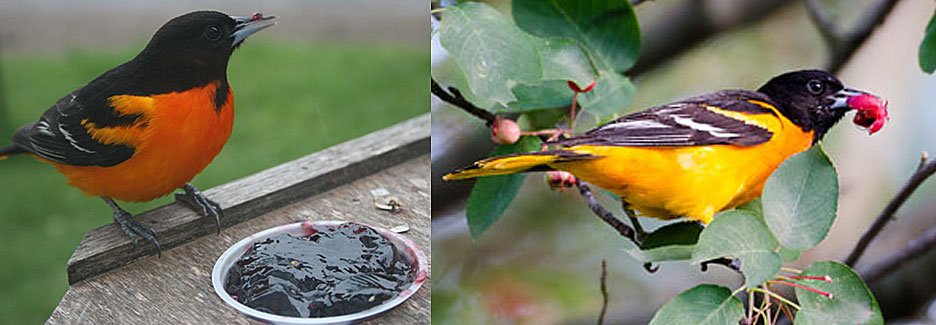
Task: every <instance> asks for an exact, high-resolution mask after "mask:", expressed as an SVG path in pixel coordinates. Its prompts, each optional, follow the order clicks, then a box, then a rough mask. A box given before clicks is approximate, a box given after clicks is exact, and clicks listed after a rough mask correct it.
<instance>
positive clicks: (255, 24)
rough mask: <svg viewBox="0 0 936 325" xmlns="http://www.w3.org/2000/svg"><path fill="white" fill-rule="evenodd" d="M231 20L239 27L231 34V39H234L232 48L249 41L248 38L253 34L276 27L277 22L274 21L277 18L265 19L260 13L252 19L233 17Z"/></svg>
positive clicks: (255, 14)
mask: <svg viewBox="0 0 936 325" xmlns="http://www.w3.org/2000/svg"><path fill="white" fill-rule="evenodd" d="M231 19H234V22H236V23H237V26H235V27H234V32H233V33H231V38H233V39H234V42H232V43H231V47H237V46H238V45H240V44H241V42H243V41H244V40H245V39H247V36H250V35H251V34H253V33H256V32H259V31H260V30H262V29H264V28H267V27H270V26H273V25H276V21H274V19H276V16H267V17H264V16H263V14H261V13H260V12H259V11H258V12H256V13H254V14H253V16H250V17H241V16H231Z"/></svg>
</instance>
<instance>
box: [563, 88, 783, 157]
mask: <svg viewBox="0 0 936 325" xmlns="http://www.w3.org/2000/svg"><path fill="white" fill-rule="evenodd" d="M752 100H755V101H761V102H764V103H767V104H770V105H773V104H772V103H773V102H772V101H771V100H770V98H768V97H767V96H765V95H763V94H760V93H757V92H753V91H746V90H724V91H719V92H716V93H711V94H706V95H702V96H697V97H692V98H688V99H686V100H684V101H680V102H676V103H672V104H669V105H665V106H658V107H654V108H651V109H648V110H645V111H641V112H637V113H633V114H630V115H627V116H624V117H621V118H618V119H617V120H614V121H612V122H610V123H607V124H604V125H602V126H599V127H597V128H595V129H593V130H591V131H588V132H587V133H585V134H584V135H581V136H577V137H574V138H571V139H566V140H562V141H560V142H559V144H561V145H563V146H575V145H609V146H628V147H655V146H701V145H712V144H733V145H741V146H752V145H757V144H761V143H764V142H766V141H767V140H770V138H771V137H772V136H773V133H771V132H770V131H769V130H767V129H765V128H763V127H760V126H757V125H753V124H747V123H745V122H744V121H741V120H738V119H735V118H732V117H728V116H725V115H723V114H720V113H717V112H714V111H711V110H709V109H706V106H713V107H718V108H720V109H722V110H729V111H736V112H742V113H749V114H774V115H775V114H776V113H774V111H772V110H770V109H767V108H764V107H763V106H761V105H758V104H755V103H752V102H751V101H752Z"/></svg>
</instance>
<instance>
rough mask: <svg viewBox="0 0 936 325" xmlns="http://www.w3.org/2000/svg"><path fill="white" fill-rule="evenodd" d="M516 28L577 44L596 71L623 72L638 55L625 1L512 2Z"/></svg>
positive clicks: (630, 13) (634, 28)
mask: <svg viewBox="0 0 936 325" xmlns="http://www.w3.org/2000/svg"><path fill="white" fill-rule="evenodd" d="M512 12H513V16H514V20H515V21H516V22H517V25H518V26H520V28H523V29H524V30H526V31H527V32H530V33H531V34H533V35H536V36H540V37H543V38H551V37H559V38H567V39H572V40H575V41H578V42H579V43H581V44H582V45H583V46H584V48H585V49H586V51H587V52H588V53H589V55H590V56H591V58H592V60H593V61H594V63H595V66H597V67H598V69H599V70H608V71H618V72H623V71H626V70H627V69H629V68H630V67H631V66H633V65H634V62H635V61H636V60H637V54H638V52H639V51H640V25H638V24H637V15H636V14H635V13H634V8H633V7H631V4H630V1H629V0H514V1H513V9H512Z"/></svg>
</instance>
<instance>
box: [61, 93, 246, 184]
mask: <svg viewBox="0 0 936 325" xmlns="http://www.w3.org/2000/svg"><path fill="white" fill-rule="evenodd" d="M217 86H218V82H215V83H211V84H208V85H206V86H203V87H200V88H195V89H192V90H188V91H185V92H173V93H168V94H160V95H153V96H130V95H118V96H113V97H111V98H110V99H109V100H110V103H111V106H113V107H114V109H115V110H116V111H117V112H118V113H119V114H121V115H127V114H140V115H141V116H142V117H141V118H140V119H138V120H137V122H136V123H135V124H133V125H130V126H124V127H107V128H97V127H96V126H95V125H94V124H93V123H82V124H84V126H85V128H86V129H87V130H88V132H89V133H90V134H91V135H92V137H93V138H94V139H95V140H97V141H99V142H102V143H105V144H124V145H128V146H131V147H133V148H134V149H135V151H134V153H133V156H132V157H130V159H128V160H126V161H124V162H122V163H120V164H117V165H115V166H111V167H99V166H70V165H64V164H60V163H55V162H53V163H52V164H53V165H55V168H56V169H58V170H59V171H60V172H61V173H62V174H64V175H65V177H67V178H68V184H69V185H72V186H74V187H77V188H79V189H81V190H82V191H84V192H85V193H86V194H88V195H92V196H106V197H110V198H113V199H117V200H121V201H134V202H139V201H149V200H152V199H155V198H158V197H160V196H164V195H166V194H169V193H171V192H172V191H173V190H175V189H177V188H180V187H182V186H183V185H185V183H186V182H188V181H190V180H192V178H194V177H195V175H197V174H198V173H200V172H201V171H202V170H203V169H205V167H206V166H208V163H210V162H211V161H212V160H213V159H214V157H215V156H217V155H218V153H219V152H221V147H222V146H224V143H225V142H227V140H228V137H230V135H231V128H232V126H233V123H234V97H233V94H232V92H231V91H230V88H228V89H229V91H228V96H227V100H226V102H225V104H224V105H223V106H222V107H221V109H220V110H218V109H217V108H216V106H215V101H214V98H215V90H216V89H217ZM224 86H227V85H224Z"/></svg>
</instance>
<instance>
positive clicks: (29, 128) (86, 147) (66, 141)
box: [11, 88, 134, 167]
mask: <svg viewBox="0 0 936 325" xmlns="http://www.w3.org/2000/svg"><path fill="white" fill-rule="evenodd" d="M81 90H82V88H79V89H78V90H75V91H74V92H72V93H71V94H68V95H66V96H65V97H63V98H62V99H60V100H59V101H58V102H56V103H55V105H54V106H52V107H50V108H49V109H48V110H46V111H45V113H43V114H42V117H40V118H39V121H37V122H33V123H29V124H26V125H24V126H23V127H21V128H19V129H18V130H16V133H14V134H13V140H12V141H11V142H12V143H13V144H14V145H16V146H17V147H20V148H22V149H23V150H25V151H27V152H29V153H32V154H35V155H37V156H39V157H42V158H45V159H48V160H51V161H55V162H59V163H63V164H67V165H74V166H102V167H109V166H113V165H116V164H119V163H121V162H123V161H125V160H127V159H129V158H130V157H131V156H132V155H133V152H134V149H133V148H131V147H127V146H124V145H106V144H103V143H100V142H98V141H96V140H94V139H92V138H91V135H90V134H88V131H87V129H86V128H85V126H84V125H82V120H84V119H88V118H89V117H90V118H92V121H94V120H95V119H93V116H94V115H95V114H93V113H98V112H89V111H87V110H86V109H85V107H83V105H82V104H81V103H79V100H78V94H79V92H81ZM99 109H100V110H102V111H106V110H107V109H108V108H105V107H100V108H99Z"/></svg>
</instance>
